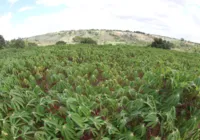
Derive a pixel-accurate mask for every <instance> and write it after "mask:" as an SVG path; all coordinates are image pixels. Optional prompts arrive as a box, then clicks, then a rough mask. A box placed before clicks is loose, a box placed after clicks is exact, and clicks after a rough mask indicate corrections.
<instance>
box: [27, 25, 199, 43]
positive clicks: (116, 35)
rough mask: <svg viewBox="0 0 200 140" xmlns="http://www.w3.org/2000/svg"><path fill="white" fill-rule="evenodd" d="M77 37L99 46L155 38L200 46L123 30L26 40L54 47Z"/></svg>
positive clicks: (48, 36)
mask: <svg viewBox="0 0 200 140" xmlns="http://www.w3.org/2000/svg"><path fill="white" fill-rule="evenodd" d="M75 36H81V37H90V38H93V39H94V40H96V41H97V42H98V44H137V45H148V44H150V43H151V42H152V41H153V39H154V38H155V37H157V38H162V39H165V40H168V41H171V42H172V43H174V44H175V45H176V47H179V46H181V47H188V46H189V47H194V46H199V44H198V43H193V42H189V41H181V40H180V39H175V38H170V37H165V36H160V35H153V34H146V33H143V32H139V31H135V32H132V31H121V30H94V29H91V30H70V31H60V32H54V33H47V34H44V35H37V36H33V37H28V38H25V40H27V41H29V42H34V43H37V44H38V45H41V46H43V45H52V44H55V43H56V42H57V41H65V42H67V43H68V44H73V43H74V42H73V38H74V37H75Z"/></svg>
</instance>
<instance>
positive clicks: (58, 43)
mask: <svg viewBox="0 0 200 140" xmlns="http://www.w3.org/2000/svg"><path fill="white" fill-rule="evenodd" d="M56 45H66V42H65V41H58V42H56Z"/></svg>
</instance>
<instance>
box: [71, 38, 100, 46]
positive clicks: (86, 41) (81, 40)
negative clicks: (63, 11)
mask: <svg viewBox="0 0 200 140" xmlns="http://www.w3.org/2000/svg"><path fill="white" fill-rule="evenodd" d="M73 41H74V42H76V43H81V44H97V42H96V41H95V40H93V39H92V38H90V37H80V36H76V37H74V38H73Z"/></svg>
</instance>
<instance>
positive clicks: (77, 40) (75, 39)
mask: <svg viewBox="0 0 200 140" xmlns="http://www.w3.org/2000/svg"><path fill="white" fill-rule="evenodd" d="M82 39H83V37H80V36H75V37H74V38H73V41H74V42H76V43H80V42H81V40H82Z"/></svg>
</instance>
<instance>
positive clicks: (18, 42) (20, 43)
mask: <svg viewBox="0 0 200 140" xmlns="http://www.w3.org/2000/svg"><path fill="white" fill-rule="evenodd" d="M25 46H26V44H25V42H24V40H23V39H21V38H18V39H13V40H11V41H10V47H13V48H24V47H25Z"/></svg>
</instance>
